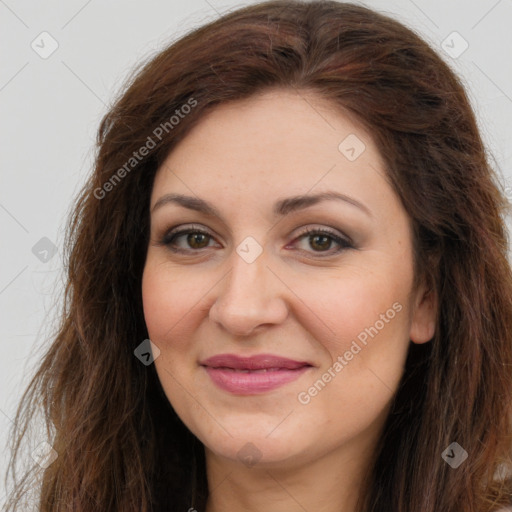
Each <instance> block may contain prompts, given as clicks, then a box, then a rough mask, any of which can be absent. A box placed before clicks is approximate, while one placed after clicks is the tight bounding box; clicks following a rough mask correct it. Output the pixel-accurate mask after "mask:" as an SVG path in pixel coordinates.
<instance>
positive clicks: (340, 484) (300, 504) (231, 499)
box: [206, 447, 372, 512]
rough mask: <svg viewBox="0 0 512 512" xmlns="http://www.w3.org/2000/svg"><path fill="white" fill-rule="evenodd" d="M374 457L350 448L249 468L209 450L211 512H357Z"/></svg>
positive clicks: (208, 473) (207, 509)
mask: <svg viewBox="0 0 512 512" xmlns="http://www.w3.org/2000/svg"><path fill="white" fill-rule="evenodd" d="M358 448H360V447H358ZM371 453H372V450H370V449H368V450H367V451H366V453H361V450H360V449H359V450H350V449H347V448H345V450H343V453H340V450H337V451H333V452H331V453H329V454H326V455H325V456H324V457H322V458H320V459H315V460H314V461H309V462H307V463H305V462H304V463H302V464H297V463H296V461H295V462H294V463H292V462H289V463H288V465H285V464H283V463H279V464H277V463H276V464H271V463H267V464H265V466H259V464H257V465H256V466H254V467H251V468H248V467H246V466H244V465H243V464H242V463H241V462H239V461H233V460H230V459H226V458H222V457H219V456H218V455H215V454H213V453H212V452H210V451H209V450H208V449H206V471H207V477H208V488H209V489H210V494H209V497H208V502H207V506H206V512H235V511H237V512H242V511H243V512H260V511H261V510H265V512H304V511H308V510H315V512H339V511H340V510H342V511H343V512H355V510H356V504H357V500H358V497H359V492H360V490H361V485H362V482H363V478H364V476H365V472H366V469H367V467H368V463H369V460H370V457H371Z"/></svg>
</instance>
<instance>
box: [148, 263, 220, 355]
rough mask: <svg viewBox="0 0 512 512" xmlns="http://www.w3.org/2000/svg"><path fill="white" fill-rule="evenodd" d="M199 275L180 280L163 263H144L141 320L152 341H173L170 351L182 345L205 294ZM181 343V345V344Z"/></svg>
mask: <svg viewBox="0 0 512 512" xmlns="http://www.w3.org/2000/svg"><path fill="white" fill-rule="evenodd" d="M209 288H210V287H209V286H205V280H204V277H203V276H202V275H198V273H192V272H190V273H188V274H187V276H185V277H184V276H182V275H181V273H180V272H179V270H177V269H176V268H168V265H167V264H166V263H154V262H152V261H151V260H150V261H148V262H147V264H146V267H145V269H144V274H143V277H142V301H143V309H144V318H145V321H146V326H147V329H148V333H149V336H150V338H151V340H152V341H154V342H155V343H156V344H157V345H159V347H160V349H162V348H166V347H163V346H160V345H163V344H166V342H167V341H169V340H171V339H172V340H173V347H175V348H177V349H179V348H180V346H181V345H185V342H186V336H185V335H184V334H185V333H184V330H186V326H187V325H188V324H190V322H191V321H192V320H193V318H194V314H196V313H197V311H198V307H200V302H201V299H202V298H203V297H204V295H205V292H206V290H208V289H209ZM181 340H182V341H181Z"/></svg>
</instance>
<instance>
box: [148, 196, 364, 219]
mask: <svg viewBox="0 0 512 512" xmlns="http://www.w3.org/2000/svg"><path fill="white" fill-rule="evenodd" d="M333 200H337V201H344V202H345V203H348V204H350V205H352V206H355V207H357V208H359V209H360V210H362V211H363V212H365V213H366V214H367V215H368V216H370V217H373V215H372V212H371V211H370V209H369V208H368V207H367V206H365V205H364V204H363V203H360V202H359V201H357V200H356V199H354V198H353V197H350V196H347V195H345V194H341V193H339V192H333V191H330V192H321V193H319V194H315V195H306V194H304V195H299V196H292V197H286V198H284V199H280V200H279V201H277V202H276V203H275V204H274V207H273V209H272V211H273V214H274V216H280V217H282V216H284V215H288V214H290V213H292V212H295V211H298V210H302V209H305V208H308V207H310V206H313V205H315V204H318V203H320V202H322V201H333ZM166 204H178V205H180V206H183V207H184V208H188V209H189V210H195V211H198V212H200V213H203V214H205V215H209V216H212V217H213V216H215V217H218V218H220V219H222V215H221V214H220V212H219V211H218V210H217V209H216V208H215V207H214V206H213V205H211V204H210V203H208V202H207V201H205V200H204V199H200V198H199V197H192V196H185V195H183V194H166V195H164V196H162V197H160V199H158V201H157V202H156V203H155V204H154V206H153V208H152V209H151V212H154V211H155V210H157V209H158V208H161V207H162V206H164V205H166Z"/></svg>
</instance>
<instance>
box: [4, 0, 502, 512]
mask: <svg viewBox="0 0 512 512" xmlns="http://www.w3.org/2000/svg"><path fill="white" fill-rule="evenodd" d="M98 146H99V147H98V155H97V160H96V166H95V170H94V173H93V175H92V176H91V179H90V181H89V183H88V184H87V186H86V187H85V188H84V190H83V193H82V194H81V196H80V198H79V199H78V201H77V204H76V209H75V213H74V216H73V217H72V219H71V221H70V225H69V236H68V240H67V247H68V248H69V254H68V257H69V260H68V261H69V282H68V286H67V289H66V303H65V308H64V311H63V320H62V325H61V327H60V331H59V333H58V335H57V336H56V338H55V341H54V343H53V344H52V346H51V348H50V350H49V351H48V353H47V355H46V357H45V359H44V361H43V363H42V365H41V367H40V369H39V371H38V372H37V374H36V376H35V377H34V380H33V381H32V383H31V385H30V387H29V389H28V390H27V393H26V395H25V396H24V400H23V402H22V405H21V406H20V410H19V412H18V416H17V418H16V419H17V422H16V423H17V424H18V425H19V430H17V431H16V432H14V434H13V435H14V436H15V437H14V440H15V441H16V444H15V447H14V448H15V449H14V451H13V461H14V460H16V458H17V456H18V452H19V447H20V446H21V444H20V443H21V440H22V438H23V432H24V430H23V426H24V425H28V421H29V420H30V418H31V417H32V416H33V414H34V410H35V408H36V404H37V403H38V400H39V399H40V397H42V405H43V411H44V415H45V418H46V420H47V425H48V443H49V445H48V446H50V445H51V450H49V451H48V452H47V454H46V458H44V460H43V461H42V463H41V464H40V465H41V466H43V467H44V471H42V480H41V483H40V489H41V496H40V499H39V501H38V507H39V510H41V511H50V510H51V511H53V512H55V511H64V510H73V511H92V510H94V511H98V510H109V511H111V510H116V511H134V510H141V511H150V510H152V511H163V510H173V511H174V510H176V511H178V510H189V511H193V510H197V511H206V512H218V511H230V510H251V511H253V510H265V511H270V512H272V511H283V510H285V511H287V512H293V511H295V510H297V511H298V510H315V511H319V510H321V511H324V512H330V511H339V510H343V511H345V512H348V511H350V512H356V511H357V512H363V511H364V512H369V511H394V512H410V511H412V510H416V511H421V512H434V511H435V512H441V511H443V512H444V511H446V512H448V511H450V512H451V511H453V512H455V511H457V512H461V511H464V512H466V511H467V512H470V511H472V512H473V511H479V512H483V511H488V512H490V511H497V510H502V509H504V508H505V507H506V506H508V505H510V503H511V501H512V498H511V492H512V491H511V488H512V486H511V480H510V474H511V473H510V471H511V467H510V466H511V458H510V453H511V432H512V425H511V420H512V416H511V405H512V372H511V371H510V368H511V365H512V343H511V337H512V276H511V269H510V265H509V263H508V261H507V243H506V231H505V228H504V223H503V220H502V215H503V213H504V210H505V207H506V201H505V199H504V196H503V195H502V194H501V192H500V190H499V189H498V187H497V184H496V179H495V176H494V174H493V171H492V169H491V168H490V166H489V164H488V161H487V159H486V155H485V148H484V146H483V143H482V140H481V137H480V135H479V133H478V129H477V124H476V121H475V117H474V114H473V112H472V110H471V107H470V104H469V101H468V98H467V96H466V93H465V91H464V89H463V87H462V86H461V84H460V82H459V80H458V79H457V78H456V76H454V74H453V72H452V71H451V70H450V69H449V67H448V66H447V65H446V64H445V63H444V62H443V61H442V60H441V59H440V58H439V57H438V56H437V55H436V53H435V52H434V51H433V50H432V49H431V48H430V47H429V46H428V45H427V44H426V43H425V42H424V41H422V40H421V39H420V38H419V37H418V36H417V35H415V34H414V33H413V32H412V31H411V30H409V29H407V28H405V27H404V26H403V25H401V24H400V23H398V22H396V21H394V20H392V19H390V18H388V17H386V16H383V15H381V14H378V13H376V12H373V11H371V10H369V9H366V8H363V7H360V6H356V5H353V4H344V3H337V2H331V1H326V2H311V3H302V2H296V1H277V2H267V3H262V4H258V5H254V6H251V7H246V8H243V9H240V10H237V11H235V12H233V13H231V14H227V15H225V16H223V17H221V18H220V19H218V20H216V21H215V22H212V23H210V24H208V25H206V26H204V27H202V28H200V29H198V30H196V31H194V32H192V33H191V34H189V35H187V36H186V37H184V38H182V39H181V40H179V41H177V42H176V43H174V44H172V45H171V46H170V47H169V48H167V49H165V50H164V51H163V52H161V53H160V54H158V55H157V56H156V57H155V58H154V59H152V60H151V61H150V62H148V63H147V64H146V65H145V66H144V67H143V68H142V69H141V70H140V71H139V72H138V73H137V75H136V76H134V77H133V79H132V80H131V81H130V84H129V86H128V87H127V89H126V90H125V92H124V93H123V95H122V96H121V97H120V98H119V100H118V101H117V103H116V104H115V105H114V107H113V108H112V110H111V111H110V112H109V113H108V114H107V115H106V116H105V118H104V119H103V121H102V124H101V126H100V130H99V136H98ZM24 422H25V423H24ZM41 458H43V457H41ZM40 462H41V461H40ZM13 466H14V464H13ZM37 467H38V466H37V465H36V466H35V468H37ZM29 476H30V475H29ZM25 484H26V483H25ZM26 487H27V485H23V482H22V483H21V484H20V485H19V487H18V492H17V495H15V496H13V499H12V501H11V505H10V508H9V510H15V509H16V503H17V500H18V501H21V498H22V494H23V491H24V489H25V488H26Z"/></svg>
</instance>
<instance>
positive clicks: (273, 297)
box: [142, 89, 436, 512]
mask: <svg viewBox="0 0 512 512" xmlns="http://www.w3.org/2000/svg"><path fill="white" fill-rule="evenodd" d="M351 134H353V135H356V136H357V137H358V139H359V140H360V141H362V142H363V143H364V145H365V149H364V151H363V152H362V153H361V154H360V155H359V156H358V157H357V158H356V159H355V160H353V161H350V159H349V158H347V153H346V146H344V145H343V144H342V146H341V147H342V150H341V151H340V149H339V148H338V147H339V145H340V143H342V141H344V140H345V138H346V137H347V136H349V135H351ZM349 140H350V139H349ZM352 140H354V139H352ZM344 148H345V150H344ZM349 149H350V148H349ZM355 154H356V155H357V153H355ZM348 155H349V156H350V157H353V156H354V153H353V152H350V151H349V153H348ZM328 191H332V192H336V193H339V194H343V195H344V196H346V197H348V198H349V199H348V200H324V201H321V202H318V203H316V204H313V205H309V206H307V207H304V208H302V209H297V210H293V211H288V212H287V213H286V214H285V215H279V214H276V213H275V212H274V211H273V207H274V205H275V203H277V202H278V201H280V200H282V199H285V198H288V197H291V196H298V195H307V196H312V195H316V194H318V193H322V192H328ZM167 194H183V195H186V196H191V197H192V198H196V199H197V198H200V199H202V200H204V201H206V202H208V203H210V205H211V206H213V208H214V209H215V210H216V213H215V214H212V213H205V212H199V211H196V210H194V209H190V208H187V207H184V206H183V205H180V204H177V203H176V202H172V201H160V200H161V199H162V198H163V197H164V196H166V195H167ZM157 202H160V205H159V206H157V207H156V208H154V207H155V205H156V204H157ZM150 208H151V239H150V243H149V247H148V251H147V260H146V264H145V268H144V274H143V282H142V293H143V304H144V315H145V320H146V325H147V328H148V333H149V336H150V339H151V340H152V342H153V343H154V344H155V345H156V346H157V347H158V348H159V350H160V355H159V356H158V357H157V358H156V359H155V365H156V370H157V373H158V377H159V379H160V381H161V383H162V386H163V389H164V391H165V393H166V396H167V397H168V399H169V401H170V403H171V404H172V406H173V407H174V409H175V410H176V412H177V414H178V415H179V416H180V418H181V419H182V420H183V422H184V423H185V424H186V425H187V427H188V428H189V429H190V430H191V431H192V432H193V433H194V434H195V435H196V436H197V437H198V438H199V439H200V440H201V442H202V443H203V444H204V446H205V451H206V461H207V476H208V481H209V488H210V497H209V500H208V504H207V512H231V511H233V512H234V511H237V512H240V511H247V512H248V511H254V512H256V511H258V512H259V511H261V510H265V511H266V512H296V511H297V512H299V511H300V512H304V510H307V511H313V510H314V511H315V512H331V511H332V512H334V511H336V512H339V511H340V510H343V511H344V512H352V511H354V510H355V503H356V500H357V497H358V492H359V490H360V488H361V479H362V477H363V475H364V472H365V470H366V469H367V467H368V464H369V462H370V458H371V457H372V454H373V453H374V451H375V449H376V446H377V442H378V437H379V434H380V433H381V431H382V428H383V424H384V421H385V419H386V417H387V414H388V412H389V406H390V401H391V399H392V397H393V394H394V392H395V391H396V389H397V386H398V384H399V381H400V378H401V377H402V374H403V371H404V362H405V358H406V355H407V351H408V347H409V345H410V343H411V342H413V343H425V342H428V341H429V340H431V338H432V337H433V335H434V331H435V300H436V299H435V297H433V295H432V293H428V292H427V290H426V289H425V287H423V286H421V287H419V288H418V289H413V249H412V231H411V225H410V219H409V217H408V215H407V213H406V212H405V210H404V208H403V206H402V203H401V202H400V200H399V198H398V196H397V195H396V194H395V192H394V191H393V189H392V188H391V186H390V184H389V183H388V181H387V180H386V177H385V171H384V165H383V163H382V160H381V157H380V155H379V153H378V151H377V149H376V147H375V145H374V143H373V142H372V139H371V135H370V134H369V133H367V132H366V131H365V130H364V129H363V128H362V126H361V125H359V124H358V123H357V121H356V120H355V119H353V118H352V116H349V115H347V114H343V113H341V112H340V111H339V110H336V109H335V108H334V106H333V105H331V104H329V103H327V102H326V101H325V100H324V99H322V98H321V97H320V96H317V95H316V94H315V93H313V92H308V91H300V92H298V91H291V90H285V89H274V90H269V91H266V92H263V93H261V94H258V95H256V96H253V97H251V98H249V99H245V100H238V101H236V102H232V103H228V104H222V105H220V106H219V107H216V108H215V109H214V110H213V111H212V112H210V113H208V114H207V115H206V116H205V117H203V118H202V119H201V121H200V122H199V124H198V125H196V127H194V128H193V130H192V131H191V132H190V133H189V134H188V135H187V136H186V137H185V138H184V139H183V140H182V141H180V143H179V144H178V145H177V146H176V148H175V149H174V150H173V151H172V152H171V153H170V155H169V156H168V158H167V159H166V161H165V162H164V163H163V165H162V166H161V168H160V169H159V170H158V171H157V174H156V177H155V181H154V186H153V190H152V195H151V204H150ZM192 225H193V226H192ZM176 227H179V229H186V230H188V232H186V233H185V234H181V235H178V236H177V237H174V239H173V238H172V237H171V236H170V235H168V233H169V232H170V231H171V230H172V229H173V228H176ZM307 228H312V229H324V230H325V229H327V230H329V231H331V232H332V233H334V235H335V236H338V237H339V238H341V239H342V243H338V242H336V239H335V238H332V237H331V236H330V235H329V234H328V235H324V234H322V233H320V234H315V233H313V234H309V235H308V234H304V230H305V229H307ZM194 229H195V230H197V229H199V230H202V231H205V232H206V234H205V235H201V234H194ZM190 231H192V233H189V232H190ZM166 235H167V236H166ZM326 236H327V238H325V237H326ZM247 237H252V239H254V240H255V241H256V243H257V244H258V245H256V243H255V242H253V241H252V239H250V244H249V245H245V244H247V240H246V239H247ZM163 239H165V240H166V241H167V245H165V244H163V243H162V241H163ZM242 242H245V243H244V244H242ZM251 244H252V245H251ZM258 246H259V247H261V249H262V251H263V252H262V253H261V254H260V255H259V256H258V257H257V258H256V259H255V260H254V261H252V262H250V263H249V262H248V261H247V258H244V257H242V256H241V254H245V253H243V252H237V247H238V248H243V249H245V250H246V251H247V250H248V251H249V252H248V254H255V253H254V252H253V251H255V250H256V249H257V248H258ZM172 248H175V249H181V250H182V251H183V252H174V251H173V250H172ZM397 303H398V304H399V305H400V306H401V310H400V312H398V313H396V315H394V317H393V318H392V319H391V320H389V321H388V322H386V323H385V325H384V327H383V328H382V329H379V330H378V334H377V335H375V336H374V337H369V338H368V342H367V345H366V346H363V347H362V349H361V350H360V351H359V352H358V353H357V354H355V355H354V356H353V358H351V360H349V361H347V364H346V365H344V366H343V369H342V370H341V371H338V372H334V373H335V375H336V376H335V377H332V378H331V380H330V381H329V382H327V383H326V384H325V387H323V388H321V389H320V391H318V392H317V393H316V394H315V395H314V396H311V400H310V401H309V402H308V403H307V404H303V403H301V402H300V401H299V400H298V396H299V394H300V393H301V392H302V393H303V395H302V396H304V392H306V393H307V392H308V389H310V388H311V387H312V386H313V385H314V383H315V382H317V381H318V380H319V379H321V378H322V375H323V374H324V373H325V372H327V371H328V370H329V368H331V373H332V372H333V370H332V368H333V366H334V365H335V362H336V361H337V360H338V357H339V356H343V355H344V354H345V353H346V351H347V350H349V349H350V347H351V346H353V345H351V344H352V342H353V341H354V340H357V339H358V338H357V337H358V335H360V334H361V333H362V332H363V331H364V330H365V329H366V328H369V327H370V326H374V325H375V324H376V322H377V321H378V320H379V319H380V318H382V317H381V316H380V315H382V314H385V312H386V311H388V310H389V309H390V308H392V305H393V304H395V305H396V304H397ZM379 325H380V324H379ZM224 353H231V354H238V355H241V356H252V355H256V354H262V353H267V354H268V353H271V354H275V355H279V356H284V357H288V358H290V359H295V360H301V361H308V362H310V364H311V365H312V366H313V367H312V368H310V369H309V370H308V371H307V372H306V373H304V374H303V375H302V376H300V377H299V378H298V379H297V380H295V381H293V382H290V383H287V384H285V385H284V386H281V387H279V388H277V389H274V390H272V391H268V392H265V393H262V394H258V395H251V396H242V395H239V394H233V393H230V392H227V391H224V390H221V389H220V388H218V387H217V386H216V385H214V384H213V382H212V380H211V379H210V377H209V375H208V374H207V372H206V371H205V369H204V368H203V367H202V366H200V365H199V362H200V361H202V360H203V359H205V358H207V357H210V356H213V355H216V354H224ZM338 368H339V367H338ZM248 443H251V444H248ZM247 455H249V458H247ZM251 457H252V459H251Z"/></svg>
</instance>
